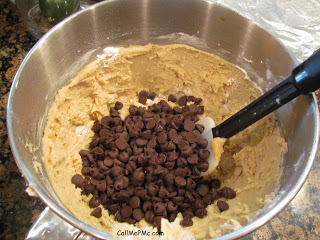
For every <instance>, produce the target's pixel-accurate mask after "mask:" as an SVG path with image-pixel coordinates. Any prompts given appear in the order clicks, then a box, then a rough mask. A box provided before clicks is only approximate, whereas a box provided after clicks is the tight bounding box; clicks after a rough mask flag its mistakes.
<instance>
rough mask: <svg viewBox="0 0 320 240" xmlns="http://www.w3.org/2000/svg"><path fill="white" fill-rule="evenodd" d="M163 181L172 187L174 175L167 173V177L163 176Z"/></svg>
mask: <svg viewBox="0 0 320 240" xmlns="http://www.w3.org/2000/svg"><path fill="white" fill-rule="evenodd" d="M164 180H165V181H166V182H167V183H168V184H170V185H173V184H174V180H175V175H174V174H173V173H168V174H167V175H165V176H164Z"/></svg>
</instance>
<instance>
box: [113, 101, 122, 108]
mask: <svg viewBox="0 0 320 240" xmlns="http://www.w3.org/2000/svg"><path fill="white" fill-rule="evenodd" d="M122 107H123V103H122V102H119V101H116V103H115V104H114V108H115V109H116V110H120V109H122Z"/></svg>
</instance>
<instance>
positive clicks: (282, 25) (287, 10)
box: [208, 0, 320, 62]
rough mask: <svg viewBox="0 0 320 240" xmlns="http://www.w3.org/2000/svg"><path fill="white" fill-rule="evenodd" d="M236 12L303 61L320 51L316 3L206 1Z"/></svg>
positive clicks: (297, 0) (294, 0)
mask: <svg viewBox="0 0 320 240" xmlns="http://www.w3.org/2000/svg"><path fill="white" fill-rule="evenodd" d="M208 2H213V3H219V4H221V5H224V6H226V7H228V8H231V9H233V10H235V11H236V12H238V13H240V14H241V15H243V16H245V17H247V18H249V19H251V20H253V21H254V22H255V23H257V24H258V25H259V26H261V27H262V28H264V29H266V30H267V31H268V32H270V33H271V34H272V35H273V36H275V37H276V38H278V39H279V40H280V41H281V42H282V43H283V44H284V45H285V46H286V47H287V48H288V49H289V50H290V51H291V52H292V53H293V55H294V56H295V57H296V59H297V60H298V61H299V62H302V61H304V60H305V59H306V58H308V57H309V56H311V55H312V53H313V52H314V51H315V50H317V49H319V48H320V14H319V11H320V1H319V0H268V1H266V0H242V1H232V0H208Z"/></svg>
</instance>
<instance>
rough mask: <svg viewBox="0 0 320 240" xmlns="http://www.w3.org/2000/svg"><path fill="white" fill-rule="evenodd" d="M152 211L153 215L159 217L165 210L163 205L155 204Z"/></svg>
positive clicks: (160, 203)
mask: <svg viewBox="0 0 320 240" xmlns="http://www.w3.org/2000/svg"><path fill="white" fill-rule="evenodd" d="M153 210H154V213H155V214H156V215H161V214H163V213H164V211H165V210H166V206H165V204H163V203H162V202H156V203H155V204H154V205H153Z"/></svg>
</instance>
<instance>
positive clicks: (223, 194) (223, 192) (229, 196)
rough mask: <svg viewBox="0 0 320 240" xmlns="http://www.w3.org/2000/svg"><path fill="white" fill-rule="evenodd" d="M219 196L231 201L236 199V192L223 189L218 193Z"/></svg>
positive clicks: (226, 188)
mask: <svg viewBox="0 0 320 240" xmlns="http://www.w3.org/2000/svg"><path fill="white" fill-rule="evenodd" d="M218 193H219V195H220V196H221V197H223V198H226V199H232V198H235V197H236V195H237V194H236V192H235V191H234V190H233V189H232V188H229V187H223V188H221V189H220V190H219V191H218Z"/></svg>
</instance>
